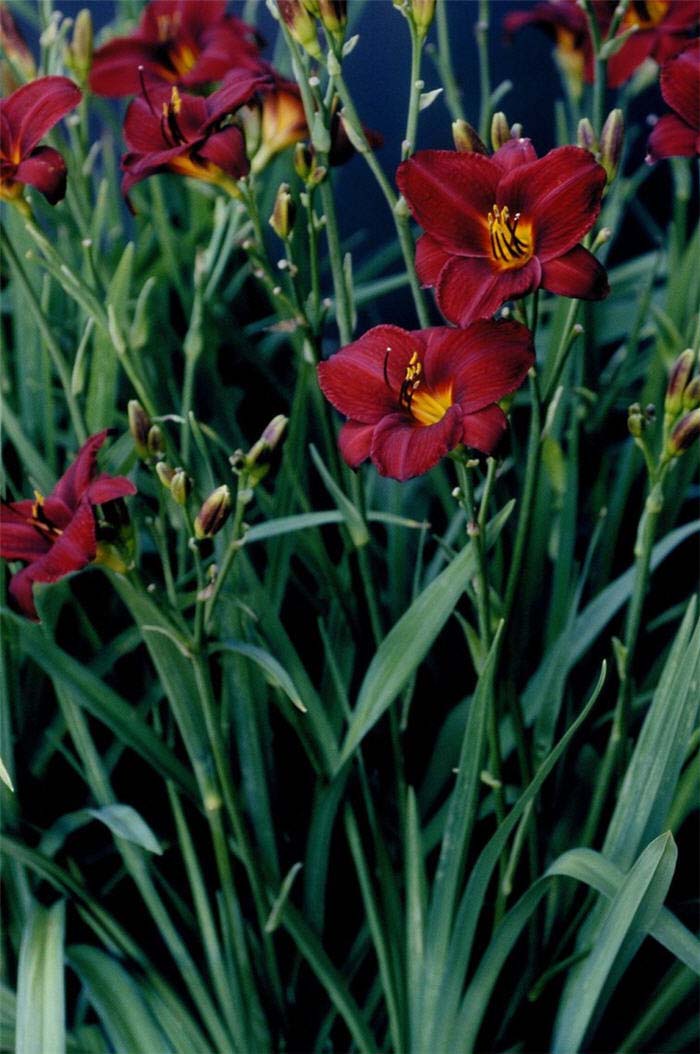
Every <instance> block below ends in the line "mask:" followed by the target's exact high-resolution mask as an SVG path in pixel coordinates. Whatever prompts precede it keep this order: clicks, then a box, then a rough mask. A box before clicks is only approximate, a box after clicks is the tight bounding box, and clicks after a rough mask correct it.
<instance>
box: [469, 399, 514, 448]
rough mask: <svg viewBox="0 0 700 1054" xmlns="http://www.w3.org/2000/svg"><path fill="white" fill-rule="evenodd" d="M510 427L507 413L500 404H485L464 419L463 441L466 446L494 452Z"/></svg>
mask: <svg viewBox="0 0 700 1054" xmlns="http://www.w3.org/2000/svg"><path fill="white" fill-rule="evenodd" d="M507 429H508V421H507V419H506V415H505V414H504V413H503V411H502V410H501V408H500V407H499V406H485V407H484V409H483V410H477V412H476V413H473V414H469V415H468V416H466V417H464V418H463V420H462V442H463V443H464V445H465V446H468V447H472V449H474V450H479V451H481V453H482V454H492V453H493V452H494V450H495V449H496V447H497V446H498V444H499V442H500V441H501V439H502V437H503V435H504V434H505V432H506V431H507Z"/></svg>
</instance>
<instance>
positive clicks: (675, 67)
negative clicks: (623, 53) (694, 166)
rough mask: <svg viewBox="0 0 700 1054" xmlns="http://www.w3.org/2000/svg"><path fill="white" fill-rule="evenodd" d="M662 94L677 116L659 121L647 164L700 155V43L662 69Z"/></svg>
mask: <svg viewBox="0 0 700 1054" xmlns="http://www.w3.org/2000/svg"><path fill="white" fill-rule="evenodd" d="M660 80H661V94H662V95H663V97H664V102H666V103H667V104H668V105H669V106H670V107H671V109H672V110H674V111H675V113H667V114H664V115H663V116H662V117H660V118H659V120H658V121H657V123H656V124H655V125H654V129H653V131H652V133H651V135H650V136H649V143H648V147H647V161H648V162H653V161H659V160H660V159H661V158H663V157H694V156H695V155H696V154H700V41H697V40H696V41H694V42H693V43H692V44H691V45H690V46H689V47H687V48H686V49H685V51H682V52H681V53H680V55H677V56H676V57H675V58H673V59H669V61H668V62H667V63H665V65H664V67H663V69H662V70H661V79H660Z"/></svg>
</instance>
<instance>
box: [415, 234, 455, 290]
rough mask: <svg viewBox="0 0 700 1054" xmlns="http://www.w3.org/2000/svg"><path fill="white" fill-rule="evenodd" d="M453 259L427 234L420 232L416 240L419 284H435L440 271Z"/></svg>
mask: <svg viewBox="0 0 700 1054" xmlns="http://www.w3.org/2000/svg"><path fill="white" fill-rule="evenodd" d="M452 259H453V254H452V253H449V252H447V250H446V249H443V248H442V246H441V245H440V243H439V242H436V241H435V239H434V238H431V237H430V235H429V234H422V235H421V236H420V238H419V239H418V241H417V242H416V271H417V273H418V279H419V281H420V283H421V285H427V286H431V285H437V281H438V278H439V277H440V272H441V271H442V269H443V267H444V266H445V264H446V263H447V262H448V261H449V260H452Z"/></svg>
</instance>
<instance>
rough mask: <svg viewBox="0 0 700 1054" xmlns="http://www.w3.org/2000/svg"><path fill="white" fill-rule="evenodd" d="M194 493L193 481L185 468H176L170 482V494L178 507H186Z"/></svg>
mask: <svg viewBox="0 0 700 1054" xmlns="http://www.w3.org/2000/svg"><path fill="white" fill-rule="evenodd" d="M191 491H192V480H191V479H190V477H189V476H188V475H187V473H186V472H185V470H184V469H183V468H176V469H175V472H174V473H173V478H172V479H171V480H170V493H171V495H172V498H173V501H176V502H177V504H178V505H186V504H187V499H188V498H189V496H190V493H191Z"/></svg>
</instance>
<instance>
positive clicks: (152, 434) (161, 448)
mask: <svg viewBox="0 0 700 1054" xmlns="http://www.w3.org/2000/svg"><path fill="white" fill-rule="evenodd" d="M146 446H147V447H148V453H149V454H150V455H151V457H162V456H163V454H164V453H165V440H164V438H163V430H162V428H161V427H160V425H151V427H150V428H149V429H148V439H147V441H146Z"/></svg>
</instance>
